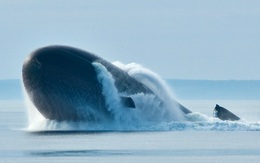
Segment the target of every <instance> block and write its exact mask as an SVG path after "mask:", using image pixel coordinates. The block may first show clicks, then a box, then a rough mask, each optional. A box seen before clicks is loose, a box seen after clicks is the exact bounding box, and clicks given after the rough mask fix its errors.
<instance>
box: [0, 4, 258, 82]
mask: <svg viewBox="0 0 260 163" xmlns="http://www.w3.org/2000/svg"><path fill="white" fill-rule="evenodd" d="M52 44H62V45H68V46H74V47H78V48H81V49H84V50H86V51H89V52H93V53H95V54H97V55H99V56H101V57H102V58H105V59H107V60H109V61H117V60H119V61H121V62H123V63H130V62H136V63H139V64H141V65H143V66H144V67H147V68H149V69H151V70H152V71H154V72H156V73H157V74H159V75H160V76H161V77H163V78H174V79H209V80H230V79H236V80H251V79H255V80H256V79H257V80H260V1H259V0H255V1H251V0H244V1H241V0H240V1H239V0H225V1H221V0H215V1H214V0H207V1H204V0H203V1H202V0H201V1H200V0H198V1H195V0H178V1H177V0H176V1H175V0H157V1H155V0H98V1H97V0H93V1H87V0H82V1H76V0H71V1H69V0H67V1H65V0H42V1H40V0H37V1H35V0H16V1H15V0H1V1H0V49H1V53H0V79H17V78H20V77H21V71H22V64H23V61H24V59H25V57H26V56H27V55H28V54H29V53H30V52H32V51H33V50H35V49H37V48H39V47H42V46H46V45H52Z"/></svg>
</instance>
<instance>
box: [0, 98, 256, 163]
mask: <svg viewBox="0 0 260 163" xmlns="http://www.w3.org/2000/svg"><path fill="white" fill-rule="evenodd" d="M179 101H180V102H181V103H182V104H183V105H185V106H186V107H188V108H189V109H190V110H192V111H193V112H194V115H192V116H191V117H192V118H193V119H191V121H190V122H187V123H186V122H169V123H160V124H157V125H154V126H152V128H147V129H149V130H136V131H135V130H132V131H131V130H130V131H129V130H126V131H124V130H116V131H111V130H97V131H93V130H76V129H75V130H69V131H66V130H65V131H64V130H56V131H55V130H51V131H49V130H40V131H30V130H28V116H27V106H26V105H25V102H24V100H23V99H21V98H14V99H1V100H0V121H1V123H0V137H1V141H0V162H87V161H88V162H149V163H150V162H156V163H158V162H193V163H194V162H235V163H237V162H259V161H260V141H259V137H260V132H259V131H260V123H259V119H260V100H258V99H239V100H223V99H222V100H218V99H215V100H214V99H210V100H208V99H206V100H205V99H195V100H194V99H193V100H192V99H180V98H179ZM216 103H218V104H219V105H222V106H224V107H227V108H228V109H229V110H231V111H232V112H233V113H235V114H236V115H238V116H239V117H241V118H243V120H242V121H240V122H220V121H215V120H213V121H208V120H206V121H204V120H201V116H202V119H203V115H205V116H208V117H211V116H212V111H213V108H214V107H215V104H216ZM196 118H197V119H196ZM153 129H154V130H153Z"/></svg>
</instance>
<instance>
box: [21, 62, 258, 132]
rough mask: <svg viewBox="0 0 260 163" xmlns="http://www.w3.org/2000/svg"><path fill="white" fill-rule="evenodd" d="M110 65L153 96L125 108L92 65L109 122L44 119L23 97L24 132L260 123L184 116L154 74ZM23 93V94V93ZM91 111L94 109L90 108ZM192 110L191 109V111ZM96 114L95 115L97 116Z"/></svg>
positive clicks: (231, 126)
mask: <svg viewBox="0 0 260 163" xmlns="http://www.w3.org/2000/svg"><path fill="white" fill-rule="evenodd" d="M113 64H114V65H116V66H118V67H119V68H121V69H123V70H125V71H126V72H127V73H128V74H129V75H130V76H131V77H133V78H135V79H136V80H137V81H139V82H141V83H143V84H144V85H146V86H147V87H149V88H150V89H151V90H152V91H153V92H154V93H155V95H153V94H144V93H138V94H135V95H131V96H130V97H131V98H132V99H133V100H134V102H135V105H136V108H134V109H133V108H126V107H124V106H123V105H122V104H121V102H120V96H124V93H119V92H118V91H117V89H116V87H115V85H114V79H113V77H112V75H111V74H110V73H109V72H108V71H107V69H106V68H105V67H104V66H103V65H102V64H100V63H93V66H94V67H95V70H96V72H97V74H98V76H97V78H98V81H99V82H100V84H101V85H102V89H103V90H102V94H103V95H104V97H106V98H105V103H106V106H107V109H108V111H109V112H110V113H112V115H113V120H112V121H109V120H106V119H104V121H101V122H70V121H63V122H57V121H54V120H48V119H45V118H44V117H43V116H42V115H41V114H40V113H39V111H38V110H37V109H36V108H35V106H34V105H33V104H32V102H31V101H30V99H29V97H28V95H27V94H26V93H24V94H25V95H24V96H25V101H26V103H27V108H28V128H27V129H28V130H30V131H39V130H40V131H41V130H43V131H45V130H54V131H56V130H73V131H75V130H76V131H81V130H83V131H98V130H101V131H104V130H109V131H183V130H206V131H207V130H220V131H226V130H228V131H233V130H242V131H247V130H249V131H255V130H257V131H259V130H260V122H247V121H246V120H240V121H233V122H232V121H221V120H219V119H216V118H213V117H211V115H210V116H207V115H204V114H201V113H198V112H193V113H190V114H187V115H185V114H184V113H183V112H182V111H181V110H180V108H179V105H178V103H177V102H176V100H175V96H174V94H173V92H172V89H170V88H169V86H168V85H167V83H166V82H165V81H164V80H163V79H162V78H161V77H160V76H159V75H157V74H156V73H154V72H152V71H151V70H149V69H146V68H144V67H142V66H141V65H138V64H136V63H130V64H126V65H125V64H122V63H120V62H114V63H113ZM24 92H25V91H24ZM93 110H95V109H93ZM191 110H192V108H191ZM97 114H98V113H97Z"/></svg>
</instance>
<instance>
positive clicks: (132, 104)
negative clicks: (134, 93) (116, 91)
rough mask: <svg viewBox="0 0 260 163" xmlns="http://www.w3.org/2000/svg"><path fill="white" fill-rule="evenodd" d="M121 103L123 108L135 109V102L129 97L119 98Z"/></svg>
mask: <svg viewBox="0 0 260 163" xmlns="http://www.w3.org/2000/svg"><path fill="white" fill-rule="evenodd" d="M120 98H121V102H122V104H123V106H125V107H128V108H135V102H134V100H133V99H132V98H131V97H124V96H121V97H120Z"/></svg>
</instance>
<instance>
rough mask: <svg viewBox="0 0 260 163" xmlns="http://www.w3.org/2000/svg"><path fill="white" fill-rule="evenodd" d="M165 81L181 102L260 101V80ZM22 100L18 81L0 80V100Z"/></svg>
mask: <svg viewBox="0 0 260 163" xmlns="http://www.w3.org/2000/svg"><path fill="white" fill-rule="evenodd" d="M165 80H166V82H167V83H168V85H169V87H170V88H171V89H172V90H173V92H174V94H175V95H176V96H177V98H178V99H181V100H215V99H217V100H258V99H259V100H260V80H188V79H165ZM22 98H23V95H22V82H21V80H20V79H5V80H0V100H15V99H22Z"/></svg>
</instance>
